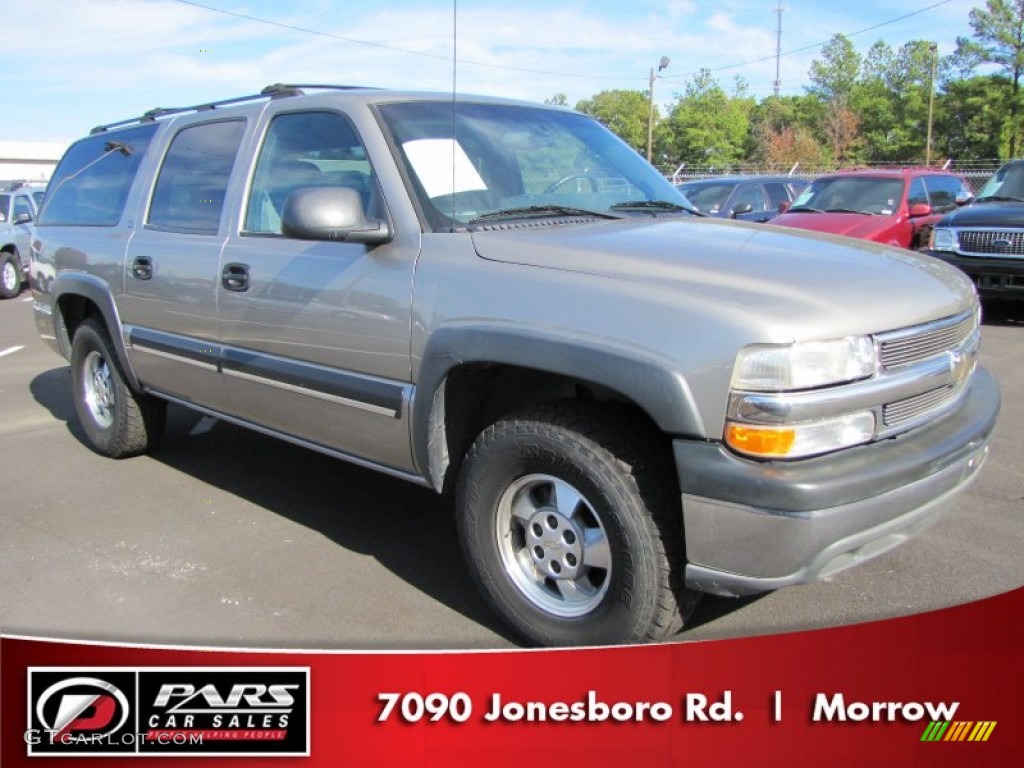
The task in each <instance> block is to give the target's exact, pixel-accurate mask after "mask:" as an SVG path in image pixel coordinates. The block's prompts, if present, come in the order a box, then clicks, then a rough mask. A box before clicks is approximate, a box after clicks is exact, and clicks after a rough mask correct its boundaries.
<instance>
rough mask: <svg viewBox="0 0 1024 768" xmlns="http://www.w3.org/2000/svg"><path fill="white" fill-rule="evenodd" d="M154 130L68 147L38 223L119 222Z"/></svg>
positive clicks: (152, 127) (131, 130) (110, 135)
mask: <svg viewBox="0 0 1024 768" xmlns="http://www.w3.org/2000/svg"><path fill="white" fill-rule="evenodd" d="M156 129H157V126H156V125H155V124H154V125H141V126H138V127H136V128H129V129H127V130H124V131H117V132H116V133H102V134H97V135H96V136H90V137H89V138H87V139H82V140H81V141H79V142H77V143H76V144H73V145H72V146H71V147H70V148H69V149H68V151H67V152H65V153H64V157H63V158H62V159H61V161H60V164H59V165H58V166H57V170H56V171H54V174H53V178H52V179H50V184H49V187H48V192H47V195H46V199H45V205H44V206H43V210H42V212H41V213H40V214H39V224H41V225H48V224H49V225H63V226H92V227H112V226H114V225H115V224H117V222H119V221H120V220H121V214H123V213H124V206H125V202H127V200H128V192H129V190H130V189H131V187H132V182H134V181H135V174H136V172H137V171H138V169H139V163H141V162H142V158H143V157H144V156H145V154H146V148H147V147H148V146H149V142H150V140H151V139H152V138H153V134H154V133H155V132H156Z"/></svg>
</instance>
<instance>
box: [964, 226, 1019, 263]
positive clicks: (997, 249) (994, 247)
mask: <svg viewBox="0 0 1024 768" xmlns="http://www.w3.org/2000/svg"><path fill="white" fill-rule="evenodd" d="M958 238H959V240H960V250H961V251H963V252H964V253H979V254H996V255H1000V256H1024V231H1019V230H1005V231H992V230H973V229H964V230H960V232H958Z"/></svg>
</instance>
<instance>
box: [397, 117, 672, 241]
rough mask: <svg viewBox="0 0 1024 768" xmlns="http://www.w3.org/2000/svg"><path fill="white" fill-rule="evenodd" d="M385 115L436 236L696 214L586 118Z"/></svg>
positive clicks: (632, 153)
mask: <svg viewBox="0 0 1024 768" xmlns="http://www.w3.org/2000/svg"><path fill="white" fill-rule="evenodd" d="M379 109H380V114H381V116H382V118H383V120H384V122H385V124H386V125H387V127H388V129H389V131H390V133H391V135H392V137H393V138H394V141H395V144H396V145H397V147H398V148H399V150H400V155H401V159H402V161H403V162H404V164H405V167H406V171H407V172H408V175H409V177H410V178H411V179H412V180H413V186H414V188H415V191H416V194H417V196H418V198H419V200H420V204H421V208H422V210H423V212H424V215H425V216H426V218H427V219H428V220H429V222H430V224H431V226H432V227H433V228H434V229H435V230H436V231H446V230H449V229H452V228H461V227H464V226H466V225H468V224H470V223H473V222H476V221H494V220H497V219H501V218H504V217H507V218H522V217H530V216H534V217H535V216H580V215H587V214H591V213H593V214H598V215H603V216H614V217H615V218H621V217H623V216H629V215H634V216H635V215H647V216H650V215H662V214H666V213H674V212H680V211H684V212H685V211H688V210H689V206H688V204H687V201H686V199H685V198H684V197H683V196H682V195H681V194H680V193H679V192H678V191H677V190H676V189H675V187H673V186H672V185H671V184H670V183H669V182H668V181H667V180H666V179H665V178H664V177H663V176H661V175H660V174H659V173H658V172H657V171H656V170H655V169H654V168H652V167H651V166H650V165H649V164H648V163H646V162H645V161H644V160H643V158H641V157H640V155H638V154H637V152H636V151H635V150H634V149H632V148H631V147H629V146H628V145H627V144H625V143H624V142H622V141H621V140H620V139H618V138H617V137H616V136H614V135H613V134H612V133H611V132H609V131H608V130H607V129H606V128H604V127H603V126H602V125H601V124H600V123H598V122H597V121H596V120H593V119H592V118H589V117H585V116H583V115H578V114H574V113H572V112H561V111H558V110H552V109H538V108H532V107H524V106H517V105H503V104H501V105H499V104H474V103H460V104H458V105H456V108H455V114H454V116H453V114H452V104H451V103H446V102H429V101H414V102H404V103H396V104H385V105H382V106H381V107H380V108H379ZM651 203H655V204H656V205H651Z"/></svg>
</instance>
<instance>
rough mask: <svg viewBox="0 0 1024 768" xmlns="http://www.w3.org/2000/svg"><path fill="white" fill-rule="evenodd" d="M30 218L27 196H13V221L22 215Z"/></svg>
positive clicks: (29, 204) (30, 205)
mask: <svg viewBox="0 0 1024 768" xmlns="http://www.w3.org/2000/svg"><path fill="white" fill-rule="evenodd" d="M26 213H27V214H28V215H29V216H30V217H31V216H32V204H31V203H30V202H29V198H28V195H15V196H14V213H13V214H12V215H13V216H14V218H15V219H17V218H18V217H19V216H21V215H23V214H26Z"/></svg>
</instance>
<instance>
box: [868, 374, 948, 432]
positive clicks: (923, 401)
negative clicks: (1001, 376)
mask: <svg viewBox="0 0 1024 768" xmlns="http://www.w3.org/2000/svg"><path fill="white" fill-rule="evenodd" d="M964 383H966V380H965V381H964V382H961V383H959V384H951V385H949V386H946V387H940V388H939V389H933V390H932V391H930V392H924V393H922V394H920V395H914V396H913V397H908V398H907V399H906V400H899V401H897V402H895V403H887V404H886V405H885V406H884V407H883V408H882V423H884V424H885V426H887V427H898V426H900V425H901V424H906V423H907V422H911V421H915V420H917V419H919V418H921V417H922V416H924V415H925V414H931V413H933V412H935V411H938V410H940V409H942V408H943V407H945V406H946V405H948V404H949V403H951V402H952V401H953V400H955V399H956V397H957V395H959V394H960V392H961V391H962V390H963V388H964Z"/></svg>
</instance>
